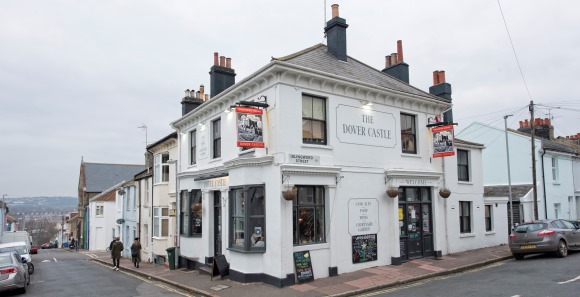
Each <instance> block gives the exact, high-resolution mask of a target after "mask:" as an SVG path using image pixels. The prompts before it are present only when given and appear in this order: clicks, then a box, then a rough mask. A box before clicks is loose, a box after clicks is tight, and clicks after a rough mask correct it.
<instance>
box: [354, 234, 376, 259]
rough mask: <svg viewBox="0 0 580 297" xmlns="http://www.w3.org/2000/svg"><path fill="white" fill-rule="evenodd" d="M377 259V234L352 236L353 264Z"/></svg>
mask: <svg viewBox="0 0 580 297" xmlns="http://www.w3.org/2000/svg"><path fill="white" fill-rule="evenodd" d="M377 259H378V257H377V235H376V234H367V235H356V236H352V263H354V264H356V263H365V262H370V261H376V260H377Z"/></svg>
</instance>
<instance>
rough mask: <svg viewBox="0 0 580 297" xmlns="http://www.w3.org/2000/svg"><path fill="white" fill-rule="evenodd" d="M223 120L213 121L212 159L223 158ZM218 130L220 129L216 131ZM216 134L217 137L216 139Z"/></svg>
mask: <svg viewBox="0 0 580 297" xmlns="http://www.w3.org/2000/svg"><path fill="white" fill-rule="evenodd" d="M221 122H222V119H221V118H217V119H215V120H213V121H211V157H212V159H218V158H221V157H222V132H221ZM216 129H219V130H218V131H216ZM216 134H218V135H217V137H216Z"/></svg>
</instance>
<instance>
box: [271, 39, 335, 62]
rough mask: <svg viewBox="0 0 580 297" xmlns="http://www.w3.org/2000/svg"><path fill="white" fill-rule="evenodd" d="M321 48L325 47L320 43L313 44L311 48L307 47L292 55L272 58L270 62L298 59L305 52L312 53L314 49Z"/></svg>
mask: <svg viewBox="0 0 580 297" xmlns="http://www.w3.org/2000/svg"><path fill="white" fill-rule="evenodd" d="M322 46H325V45H324V44H322V43H318V44H315V45H313V46H311V47H307V48H305V49H303V50H300V51H297V52H295V53H293V54H289V55H287V56H284V57H280V58H274V57H272V60H271V61H274V60H275V61H286V60H290V59H292V58H295V57H298V56H300V55H303V54H305V53H307V52H310V51H313V50H315V49H317V48H319V47H322Z"/></svg>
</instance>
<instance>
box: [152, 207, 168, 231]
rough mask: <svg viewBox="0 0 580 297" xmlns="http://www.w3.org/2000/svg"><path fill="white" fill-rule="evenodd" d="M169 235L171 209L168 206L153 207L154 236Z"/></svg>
mask: <svg viewBox="0 0 580 297" xmlns="http://www.w3.org/2000/svg"><path fill="white" fill-rule="evenodd" d="M167 236H169V209H168V208H167V207H155V208H153V237H167Z"/></svg>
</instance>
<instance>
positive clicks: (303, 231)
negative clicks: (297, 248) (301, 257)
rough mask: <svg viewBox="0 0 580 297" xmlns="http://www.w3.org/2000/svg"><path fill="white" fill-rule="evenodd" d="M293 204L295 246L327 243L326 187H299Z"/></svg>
mask: <svg viewBox="0 0 580 297" xmlns="http://www.w3.org/2000/svg"><path fill="white" fill-rule="evenodd" d="M297 188H298V194H297V195H296V199H294V201H293V202H292V206H293V209H292V213H293V222H292V223H293V225H294V229H293V231H294V232H293V233H294V245H303V244H315V243H323V242H326V236H325V231H324V230H325V220H324V217H325V210H324V205H325V201H324V187H322V186H298V187H297Z"/></svg>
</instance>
